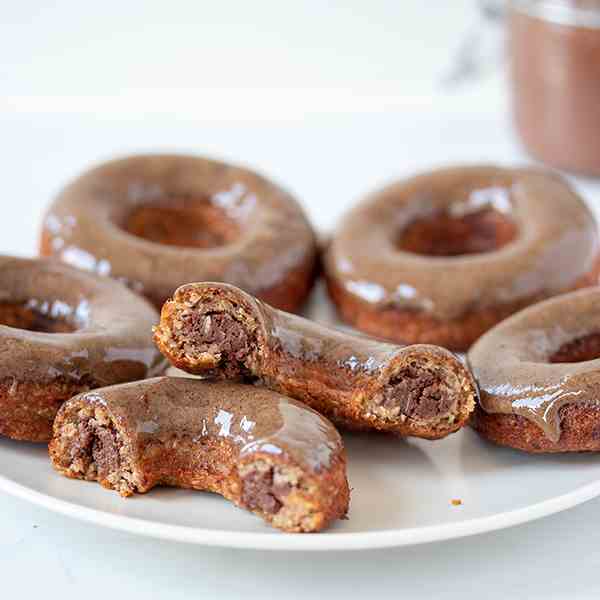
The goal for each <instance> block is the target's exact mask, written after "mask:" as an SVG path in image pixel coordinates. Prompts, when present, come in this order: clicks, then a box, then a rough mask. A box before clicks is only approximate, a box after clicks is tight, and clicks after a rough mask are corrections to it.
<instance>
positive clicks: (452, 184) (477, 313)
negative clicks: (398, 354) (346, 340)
mask: <svg viewBox="0 0 600 600" xmlns="http://www.w3.org/2000/svg"><path fill="white" fill-rule="evenodd" d="M324 263H325V271H326V276H327V282H328V287H329V291H330V294H331V297H332V298H333V300H334V301H335V303H336V305H337V307H338V310H339V312H340V314H341V316H342V317H343V318H344V319H345V320H346V321H348V322H349V323H351V324H352V325H354V326H356V327H357V328H359V329H361V330H363V331H365V332H367V333H370V334H373V335H376V336H379V337H383V338H387V339H390V340H394V341H397V342H403V343H416V342H427V343H433V344H441V345H442V346H446V347H448V348H451V349H454V350H466V349H467V348H468V347H469V346H470V345H471V344H472V343H473V342H474V341H475V340H476V339H477V338H478V337H479V336H480V335H481V334H482V333H484V332H485V331H486V330H488V329H489V328H491V327H492V326H494V325H495V324H496V323H498V322H499V321H501V320H502V319H504V318H506V317H507V316H509V315H510V314H512V313H514V312H516V311H518V310H520V309H521V308H524V307H525V306H527V305H529V304H532V303H534V302H537V301H539V300H543V299H545V298H547V297H549V296H553V295H556V294H559V293H562V292H567V291H571V290H573V289H575V288H579V287H584V286H590V285H596V284H597V283H598V275H599V272H600V261H599V243H598V232H597V225H596V223H595V221H594V218H593V216H592V214H591V213H590V211H589V210H588V208H587V207H586V206H585V204H584V203H583V201H582V200H581V199H580V197H579V196H578V195H577V194H576V193H575V192H574V191H573V190H572V189H571V187H569V185H568V184H567V183H566V182H565V181H564V180H563V179H561V178H560V177H559V176H557V175H555V174H551V173H546V172H543V171H539V170H534V169H504V168H497V167H492V166H474V167H457V168H450V169H442V170H437V171H432V172H430V173H425V174H423V175H419V176H416V177H414V178H412V179H408V180H406V181H402V182H399V183H396V184H393V185H391V186H389V187H386V188H385V189H383V190H381V191H379V192H376V193H374V194H372V195H371V196H369V197H367V198H366V199H365V200H364V201H363V202H362V203H360V204H359V205H358V206H357V207H356V208H354V209H353V210H352V211H351V212H350V213H349V214H348V215H347V216H346V218H345V219H344V220H343V221H342V224H341V226H340V227H339V229H338V231H337V233H336V235H335V236H334V237H333V240H332V242H331V243H330V245H329V248H328V250H327V252H326V254H325V258H324Z"/></svg>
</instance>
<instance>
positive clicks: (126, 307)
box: [0, 155, 600, 532]
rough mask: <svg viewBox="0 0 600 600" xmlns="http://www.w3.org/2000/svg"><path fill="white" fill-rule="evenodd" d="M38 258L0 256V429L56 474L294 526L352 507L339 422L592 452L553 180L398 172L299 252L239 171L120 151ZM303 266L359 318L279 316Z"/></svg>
mask: <svg viewBox="0 0 600 600" xmlns="http://www.w3.org/2000/svg"><path fill="white" fill-rule="evenodd" d="M321 246H322V247H321ZM40 255H41V258H38V259H23V258H13V257H2V258H0V291H1V293H2V297H1V298H0V351H1V352H2V354H3V357H4V360H3V361H2V367H1V370H2V372H1V373H0V435H2V436H5V437H9V438H12V439H14V440H24V441H30V442H40V443H48V444H49V446H48V448H49V455H50V460H51V463H52V465H53V466H54V468H55V469H56V470H57V471H58V472H59V473H61V474H62V475H65V476H66V477H70V478H75V479H82V480H88V481H97V482H98V483H100V484H101V485H102V486H104V487H106V488H109V489H112V490H115V491H117V492H118V493H120V494H121V495H122V496H130V495H132V494H135V493H144V492H147V491H149V490H150V489H151V488H153V487H155V486H158V485H168V486H178V487H183V488H191V489H197V490H204V491H211V492H216V493H218V494H221V495H222V496H224V497H225V498H227V499H228V500H230V501H231V502H233V503H234V504H235V505H237V506H239V507H241V508H244V509H246V510H249V511H251V512H253V513H254V514H256V515H258V516H260V517H262V518H263V519H264V520H265V521H266V522H267V523H269V524H271V525H272V526H274V527H277V528H279V529H281V530H283V531H287V532H313V531H320V530H322V529H324V528H325V527H327V526H328V525H330V524H331V523H332V522H333V521H335V520H336V519H339V518H344V517H345V516H346V513H347V511H348V507H349V500H350V492H349V485H348V480H347V475H346V461H347V458H346V453H345V450H344V445H343V440H342V437H341V436H340V434H339V433H338V430H337V428H340V429H342V430H363V431H374V432H382V434H385V433H387V434H394V435H395V436H397V437H406V436H413V437H419V438H424V439H428V440H437V439H441V438H443V437H445V436H447V435H449V434H451V433H454V432H456V431H458V430H460V429H461V428H462V427H464V426H466V425H470V426H471V427H473V428H474V429H475V430H476V431H477V432H478V433H479V434H481V436H483V437H484V438H486V439H487V440H490V441H492V442H495V443H496V444H499V445H504V446H510V447H512V448H516V449H518V450H522V451H525V452H534V453H535V452H579V451H599V450H600V393H599V392H598V391H597V390H598V389H600V387H599V386H600V288H599V287H598V278H599V273H600V245H599V237H598V229H597V224H596V222H595V220H594V218H593V216H592V214H591V213H590V211H589V210H588V208H587V207H586V204H585V203H584V202H583V200H582V199H581V198H580V197H579V196H578V195H577V193H576V192H575V191H574V190H573V189H572V188H571V187H570V185H569V184H568V183H567V182H566V181H565V180H563V179H562V178H561V177H560V176H558V175H557V174H555V173H550V172H546V171H542V170H539V169H531V168H524V169H508V168H500V167H495V166H490V165H480V166H460V167H455V168H446V169H439V170H436V171H431V172H429V173H425V174H421V175H417V176H415V177H413V178H411V179H406V180H403V181H399V182H397V183H393V184H391V185H389V186H387V187H385V188H383V189H381V190H378V191H376V192H374V193H372V194H370V195H368V196H367V197H366V198H364V199H363V200H362V201H360V202H359V203H358V204H357V205H356V206H355V207H354V208H352V209H351V210H350V211H349V212H348V213H347V214H346V215H345V216H344V217H343V219H342V220H341V222H340V224H339V226H338V228H337V230H336V231H335V232H333V234H332V235H331V236H330V238H329V239H328V240H327V243H326V244H323V245H320V244H318V243H317V236H316V235H315V232H314V230H313V229H312V227H311V225H310V223H309V221H308V219H307V217H306V215H305V214H304V212H303V210H302V208H301V205H300V204H299V203H298V202H297V201H296V200H295V199H294V198H293V197H292V196H291V195H290V194H289V193H288V192H286V191H285V190H284V189H282V188H281V187H279V186H278V185H276V184H275V183H273V182H271V181H269V180H268V179H266V178H264V177H262V176H260V175H258V174H256V173H254V172H251V171H249V170H247V169H244V168H241V167H237V166H232V165H228V164H224V163H221V162H216V161H213V160H208V159H205V158H200V157H192V156H182V155H139V156H132V157H128V158H125V159H121V160H116V161H112V162H108V163H105V164H103V165H100V166H98V167H96V168H94V169H92V170H90V171H88V172H86V173H84V174H82V175H81V176H80V177H78V178H77V179H75V180H74V181H73V182H72V183H71V184H70V185H68V186H67V187H66V188H65V189H64V190H63V191H62V192H61V193H60V194H59V196H58V197H57V198H56V199H55V200H54V202H53V203H52V204H51V206H50V207H49V209H48V211H47V213H46V215H45V217H44V220H43V227H42V232H41V238H40ZM320 276H323V278H324V279H325V282H326V285H327V289H328V291H329V296H330V298H331V300H332V302H333V303H334V305H335V306H336V308H337V310H338V313H339V315H340V317H341V319H343V320H344V321H346V322H347V323H348V324H349V325H351V326H353V327H354V328H356V329H357V330H359V331H357V332H355V333H348V332H347V330H344V331H342V330H338V329H334V328H331V327H327V326H324V325H320V324H317V323H315V322H313V321H310V320H309V319H306V318H304V317H302V316H299V315H298V314H297V313H299V312H301V310H302V307H303V305H304V303H305V301H306V299H307V297H308V296H309V294H310V293H311V290H312V288H313V285H314V283H315V281H316V280H317V279H318V278H319V277H320ZM295 313H296V314H295ZM365 334H367V335H365ZM369 336H373V337H369ZM454 352H460V353H466V355H462V356H459V355H457V354H454ZM171 366H172V367H176V368H177V369H179V370H180V372H178V373H177V374H173V372H171V371H169V368H170V367H171ZM181 371H183V373H181ZM169 372H170V373H172V374H171V375H169V374H168V373H169ZM390 443H394V442H393V438H392V437H390ZM401 451H402V449H401V448H399V452H401Z"/></svg>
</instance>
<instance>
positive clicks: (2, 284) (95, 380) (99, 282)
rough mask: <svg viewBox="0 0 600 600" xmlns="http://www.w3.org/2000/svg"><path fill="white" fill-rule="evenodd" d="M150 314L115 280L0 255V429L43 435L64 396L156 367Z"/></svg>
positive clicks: (39, 438) (159, 364)
mask: <svg viewBox="0 0 600 600" xmlns="http://www.w3.org/2000/svg"><path fill="white" fill-rule="evenodd" d="M157 320H158V313H157V312H156V311H155V310H154V308H153V307H151V306H150V305H149V304H148V303H147V302H146V301H145V300H144V299H143V298H140V297H139V296H137V295H135V294H134V293H133V292H130V291H129V290H128V289H127V288H125V287H124V286H122V285H121V284H119V283H117V282H115V281H111V280H109V279H105V278H100V277H96V276H95V275H92V274H90V273H85V272H83V271H80V270H78V269H74V268H73V267H69V266H67V265H62V264H60V263H57V262H54V261H48V260H32V259H23V258H13V257H9V256H2V257H0V354H1V355H2V361H0V436H5V437H9V438H13V439H16V440H27V441H31V442H47V441H48V440H49V439H50V437H51V435H52V422H53V421H54V417H55V415H56V412H57V411H58V409H59V408H60V406H61V404H62V403H63V402H64V401H65V400H67V399H68V398H70V397H71V396H74V395H75V394H78V393H80V392H84V391H87V390H90V389H93V388H97V387H100V386H105V385H110V384H113V383H121V382H125V381H132V380H135V379H143V378H144V377H149V376H151V375H156V374H158V373H160V371H161V370H164V368H165V365H166V361H164V359H163V358H162V357H161V355H160V353H159V352H158V350H157V349H156V348H155V347H154V344H153V342H152V326H153V325H154V324H155V323H156V322H157Z"/></svg>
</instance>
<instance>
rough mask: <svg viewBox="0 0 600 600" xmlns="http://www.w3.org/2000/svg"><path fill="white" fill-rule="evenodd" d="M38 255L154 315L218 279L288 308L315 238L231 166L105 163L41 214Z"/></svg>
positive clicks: (295, 303) (273, 194)
mask: <svg viewBox="0 0 600 600" xmlns="http://www.w3.org/2000/svg"><path fill="white" fill-rule="evenodd" d="M40 253H41V254H42V256H51V257H55V258H57V259H59V260H61V261H63V262H66V263H69V264H71V265H74V266H76V267H79V268H83V269H86V270H90V271H95V272H96V273H99V274H101V275H110V276H112V277H115V278H117V279H120V280H122V281H124V282H125V283H127V284H128V285H129V286H130V287H131V288H132V289H133V290H135V291H137V292H139V293H141V294H143V295H145V296H146V297H147V298H148V299H149V300H150V301H151V302H153V303H154V304H155V306H157V307H158V308H160V307H161V306H162V304H163V302H164V301H165V300H166V299H167V298H168V297H170V295H171V294H172V293H173V291H174V290H175V289H176V288H177V287H178V286H180V285H182V284H184V283H187V282H188V281H198V280H200V281H202V280H206V281H214V280H216V281H226V282H229V283H233V284H235V285H238V286H240V287H241V288H243V289H246V290H248V291H249V292H251V293H252V294H255V295H257V296H259V297H260V298H263V299H265V300H266V301H268V302H270V303H271V304H273V305H274V306H278V307H281V308H284V309H286V310H292V311H293V310H296V309H297V308H298V307H299V306H300V305H301V304H302V302H303V301H304V300H305V298H306V296H307V294H308V293H309V291H310V289H311V286H312V284H313V281H314V275H315V265H316V255H317V252H316V240H315V236H314V233H313V231H312V229H311V227H310V225H309V223H308V221H307V219H306V216H305V215H304V213H303V211H302V209H301V208H300V206H299V204H298V203H297V202H296V200H295V199H294V198H293V197H292V196H291V195H290V194H288V193H287V192H286V191H284V190H283V189H281V188H280V187H278V186H277V185H275V184H274V183H272V182H270V181H268V180H267V179H265V178H264V177H261V176H260V175H257V174H256V173H253V172H251V171H249V170H246V169H242V168H240V167H236V166H232V165H227V164H224V163H221V162H216V161H212V160H208V159H204V158H198V157H192V156H177V155H155V156H143V155H142V156H132V157H129V158H125V159H122V160H115V161H112V162H108V163H105V164H103V165H100V166H99V167H97V168H95V169H92V170H90V171H88V172H87V173H84V174H83V175H81V176H80V177H79V178H78V179H76V180H75V181H74V182H73V183H71V184H70V185H69V186H68V187H66V188H65V189H64V190H63V191H62V192H61V194H60V195H59V196H58V198H56V200H55V201H54V203H53V204H52V206H51V207H50V209H49V211H48V213H47V215H46V218H45V220H44V226H43V230H42V235H41V242H40Z"/></svg>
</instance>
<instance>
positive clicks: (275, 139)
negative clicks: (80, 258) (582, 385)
mask: <svg viewBox="0 0 600 600" xmlns="http://www.w3.org/2000/svg"><path fill="white" fill-rule="evenodd" d="M0 8H1V10H0V164H1V165H2V179H3V182H2V187H1V188H0V189H1V196H0V198H1V201H0V202H1V207H2V221H1V223H2V226H1V229H0V234H1V236H2V246H1V250H2V251H3V252H13V253H19V254H31V253H33V252H34V251H35V239H36V235H37V228H38V225H39V219H40V213H41V211H42V210H43V207H44V206H45V205H46V204H47V203H48V200H49V198H50V197H51V196H52V194H53V193H55V192H56V190H57V189H58V188H59V187H60V185H62V184H63V183H64V182H65V180H67V179H68V178H69V177H72V176H74V175H75V174H76V173H77V172H78V171H79V170H80V169H81V168H83V167H84V166H86V165H87V164H88V163H89V162H90V161H94V160H98V159H103V158H106V157H108V156H110V155H113V154H115V153H124V152H129V151H135V150H142V149H143V150H154V149H163V148H169V149H180V150H190V151H194V152H200V153H209V154H218V155H220V156H223V157H225V158H230V159H232V160H237V161H241V162H246V163H248V164H250V165H252V166H254V167H257V168H259V169H260V170H263V171H265V172H266V173H269V174H271V175H272V176H274V177H276V178H277V179H279V180H280V181H282V182H284V183H285V184H286V185H288V186H289V187H290V188H291V189H292V190H294V191H295V192H296V193H297V194H298V195H299V196H300V197H301V198H302V199H304V200H305V203H306V205H307V207H308V210H309V212H310V215H311V217H312V218H313V220H314V221H315V222H316V223H317V224H318V225H319V226H321V227H322V228H324V229H329V228H331V227H333V225H334V223H335V220H336V218H337V217H338V216H339V214H340V212H341V211H342V210H343V209H344V207H345V206H347V205H349V204H350V203H351V202H352V201H353V200H354V199H355V198H356V197H357V196H359V195H360V194H362V193H363V192H365V191H367V190H368V189H369V188H370V187H373V186H375V185H378V184H379V183H381V182H382V181H384V180H386V179H389V178H390V177H393V176H398V175H402V174H404V173H408V172H411V171H413V170H415V169H418V168H427V167H429V166H431V165H434V164H441V163H444V162H453V161H461V160H470V161H474V160H499V161H505V162H511V161H513V162H514V161H518V160H522V159H523V155H522V152H521V150H520V148H519V146H518V143H517V142H516V140H515V138H514V135H513V133H512V130H511V128H510V119H509V116H508V109H507V99H506V91H505V85H504V78H503V75H502V68H501V67H498V68H493V65H492V66H491V67H490V73H489V74H488V76H487V77H486V78H484V79H483V80H481V81H478V82H476V83H473V84H469V85H464V86H461V87H458V88H453V89H449V88H448V87H447V86H444V85H443V84H442V81H443V79H444V77H445V76H446V75H447V74H448V72H449V71H451V65H452V63H453V54H454V52H455V51H456V49H457V48H458V47H459V45H460V43H461V40H462V39H464V37H463V36H464V34H465V32H467V33H468V31H469V30H471V29H472V28H473V27H474V26H475V24H476V21H477V19H476V13H475V10H474V8H475V7H474V4H473V3H472V2H469V1H467V0H460V1H459V0H451V1H450V0H447V1H445V2H444V1H437V2H434V1H432V2H420V1H417V0H404V1H403V2H398V1H389V2H384V1H378V2H375V1H370V2H365V1H363V2H360V1H354V2H350V1H346V2H341V1H340V2H317V1H314V2H312V1H304V2H300V1H298V2H286V1H281V0H280V1H279V2H260V1H256V2H242V1H240V2H232V1H221V2H214V1H213V2H202V1H196V2H191V1H190V2H168V3H167V2H143V3H142V2H123V1H120V2H117V1H105V2H97V3H90V2H78V3H76V2H66V1H63V2H39V1H38V2H34V1H20V2H18V3H12V2H11V3H9V2H8V1H7V0H0ZM579 183H581V185H582V189H583V190H584V191H585V192H586V193H587V194H588V197H589V195H590V194H593V193H594V190H595V187H594V185H593V184H592V183H589V182H579ZM592 203H593V198H592ZM506 493H507V494H510V490H509V489H508V490H506ZM373 510H374V511H376V510H377V507H376V506H374V507H373ZM399 510H401V506H400V507H399ZM599 522H600V501H591V502H589V503H587V504H586V505H583V506H581V507H579V508H576V509H573V510H571V511H569V512H567V513H563V514H560V515H556V516H554V517H549V518H546V519H544V520H542V521H539V522H536V523H531V524H528V525H524V526H521V527H519V528H514V529H511V530H506V531H503V532H498V533H494V534H487V535H484V536H479V537H475V538H470V539H465V540H458V541H453V542H446V543H442V544H435V545H425V546H420V547H416V548H406V549H399V550H385V551H374V552H353V553H328V554H313V555H310V554H290V553H265V552H252V551H234V550H219V549H206V548H201V547H193V546H184V545H178V544H171V543H166V542H158V541H154V540H148V539H142V538H135V537H133V536H129V535H125V534H121V533H115V532H111V531H108V530H101V529H99V528H95V527H93V526H90V525H85V524H81V523H79V522H76V521H73V520H70V519H67V518H64V517H61V516H57V515H54V514H51V513H49V512H47V511H45V510H43V509H38V508H35V507H32V506H30V505H28V504H26V503H24V502H22V501H19V500H16V499H13V498H10V497H8V496H1V495H0V532H1V535H0V582H1V587H2V597H7V598H8V597H11V596H14V597H19V598H34V597H47V596H48V595H49V594H50V597H54V596H55V595H58V594H60V595H61V596H62V597H63V598H75V597H81V596H82V595H84V596H85V597H87V598H101V597H102V598H106V597H107V596H109V597H110V596H116V595H119V596H122V597H128V598H132V599H133V598H155V597H168V598H192V597H208V598H213V597H214V598H239V597H242V596H243V597H245V598H248V599H250V598H255V597H256V598H269V597H275V596H277V597H285V598H296V597H297V598H300V597H301V598H309V597H328V596H333V597H338V596H339V597H347V598H359V597H364V596H365V595H370V596H375V597H377V596H381V597H383V598H385V597H392V596H394V597H398V596H403V597H406V598H420V597H423V598H446V597H447V598H479V597H486V598H506V597H513V598H542V597H543V598H545V599H551V598H593V597H598V594H599V592H600V581H599V580H598V578H597V573H598V567H599V563H600V551H599V550H598V548H599V547H600V543H599V542H600V528H599V527H598V523H599Z"/></svg>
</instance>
